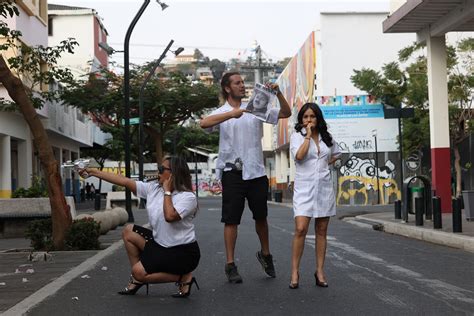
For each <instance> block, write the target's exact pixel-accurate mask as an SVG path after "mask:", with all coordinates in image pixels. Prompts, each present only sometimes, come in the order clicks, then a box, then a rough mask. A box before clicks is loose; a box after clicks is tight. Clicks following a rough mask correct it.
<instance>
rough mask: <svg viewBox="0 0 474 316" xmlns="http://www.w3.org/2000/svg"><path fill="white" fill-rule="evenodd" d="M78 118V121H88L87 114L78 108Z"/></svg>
mask: <svg viewBox="0 0 474 316" xmlns="http://www.w3.org/2000/svg"><path fill="white" fill-rule="evenodd" d="M76 118H77V120H78V121H81V122H82V123H85V122H86V116H85V115H84V114H83V113H82V112H81V110H79V109H77V108H76Z"/></svg>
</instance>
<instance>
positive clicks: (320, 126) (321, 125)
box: [295, 103, 333, 147]
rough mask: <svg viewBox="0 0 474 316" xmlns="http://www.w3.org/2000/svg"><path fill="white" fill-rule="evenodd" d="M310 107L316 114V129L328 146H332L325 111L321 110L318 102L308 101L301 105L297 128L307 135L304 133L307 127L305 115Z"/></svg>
mask: <svg viewBox="0 0 474 316" xmlns="http://www.w3.org/2000/svg"><path fill="white" fill-rule="evenodd" d="M308 109H311V110H313V112H314V114H315V115H316V122H317V123H316V130H317V131H318V133H319V134H320V135H321V138H322V140H323V142H324V143H325V144H326V146H328V147H332V145H333V143H332V136H331V134H330V133H329V132H328V125H327V124H326V121H325V120H324V117H323V111H321V108H320V107H319V106H318V105H317V104H316V103H306V104H304V105H303V106H302V107H301V110H300V111H299V112H298V123H296V124H295V130H296V131H297V132H299V133H300V134H301V135H303V136H305V134H303V130H304V129H305V128H304V127H303V115H304V113H305V112H306V111H307V110H308Z"/></svg>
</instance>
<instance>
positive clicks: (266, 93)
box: [247, 83, 277, 122]
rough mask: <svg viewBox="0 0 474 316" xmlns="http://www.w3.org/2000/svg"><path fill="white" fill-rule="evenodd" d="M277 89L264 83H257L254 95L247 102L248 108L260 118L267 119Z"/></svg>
mask: <svg viewBox="0 0 474 316" xmlns="http://www.w3.org/2000/svg"><path fill="white" fill-rule="evenodd" d="M276 94H277V91H275V90H273V89H271V88H268V87H266V86H265V85H263V84H260V83H256V84H255V87H254V89H253V94H252V97H251V98H250V100H249V103H248V104H247V110H248V111H249V112H250V113H252V114H253V115H255V116H256V117H257V118H258V119H259V120H262V121H264V122H265V121H267V118H268V115H269V114H270V110H271V108H272V104H273V103H274V101H275V99H276Z"/></svg>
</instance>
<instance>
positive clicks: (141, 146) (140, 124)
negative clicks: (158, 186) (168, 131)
mask: <svg viewBox="0 0 474 316" xmlns="http://www.w3.org/2000/svg"><path fill="white" fill-rule="evenodd" d="M173 43H174V41H173V40H171V41H170V42H169V43H168V46H166V48H165V50H164V51H163V53H161V55H160V57H159V58H158V59H157V60H156V61H155V62H154V64H153V68H152V69H151V71H150V72H149V73H148V75H147V76H146V78H145V80H144V81H143V83H142V85H141V87H140V92H139V94H138V116H139V122H138V138H139V139H138V146H139V149H138V179H139V180H140V181H143V179H144V172H143V152H144V150H145V148H144V147H145V133H144V130H143V94H144V93H145V87H146V85H147V83H148V82H149V81H150V79H151V77H152V76H153V75H154V74H155V71H156V69H157V68H158V66H159V65H160V63H161V61H162V60H163V59H164V58H165V57H166V53H168V51H171V52H173V51H172V50H171V49H170V48H171V46H172V45H173ZM183 50H184V48H182V47H179V48H178V49H177V50H176V51H174V52H173V53H174V54H175V56H178V55H179V54H180V53H181V52H182V51H183ZM139 208H144V203H143V200H142V199H140V206H139Z"/></svg>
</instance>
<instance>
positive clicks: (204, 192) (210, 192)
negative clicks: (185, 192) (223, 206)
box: [193, 179, 222, 197]
mask: <svg viewBox="0 0 474 316" xmlns="http://www.w3.org/2000/svg"><path fill="white" fill-rule="evenodd" d="M198 189H199V192H198V194H199V196H201V197H203V196H218V195H221V193H222V185H221V183H220V181H219V180H217V179H211V180H209V181H207V180H204V179H200V180H199V181H198ZM193 191H196V184H195V183H193Z"/></svg>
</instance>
